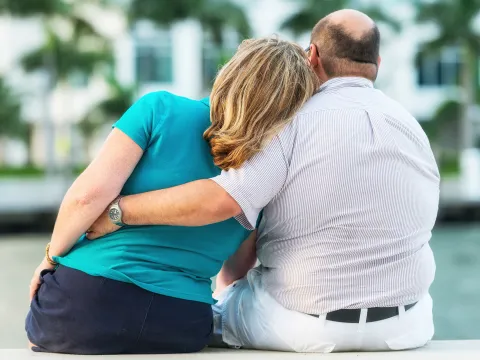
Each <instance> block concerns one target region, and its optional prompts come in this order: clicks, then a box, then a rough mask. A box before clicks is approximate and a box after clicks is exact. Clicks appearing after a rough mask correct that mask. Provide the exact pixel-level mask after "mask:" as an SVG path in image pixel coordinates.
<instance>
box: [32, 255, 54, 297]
mask: <svg viewBox="0 0 480 360" xmlns="http://www.w3.org/2000/svg"><path fill="white" fill-rule="evenodd" d="M54 268H55V265H52V264H50V263H49V262H48V261H47V259H46V258H44V259H43V260H42V262H41V263H40V265H38V267H37V268H36V269H35V272H34V273H33V277H32V280H31V281H30V302H31V301H32V300H33V298H34V296H35V294H36V293H37V291H38V288H39V287H40V284H41V283H42V279H41V278H40V274H41V273H42V271H43V270H53V269H54Z"/></svg>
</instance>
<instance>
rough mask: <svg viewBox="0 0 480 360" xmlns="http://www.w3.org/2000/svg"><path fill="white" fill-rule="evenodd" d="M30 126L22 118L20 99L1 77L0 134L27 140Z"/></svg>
mask: <svg viewBox="0 0 480 360" xmlns="http://www.w3.org/2000/svg"><path fill="white" fill-rule="evenodd" d="M27 135H28V126H27V124H26V123H25V122H23V120H22V116H21V106H20V99H19V98H18V97H17V95H16V94H14V93H13V91H12V90H11V89H10V87H9V86H8V85H7V84H6V83H5V81H4V80H3V79H2V78H0V136H7V137H14V138H19V139H23V140H25V138H26V136H27Z"/></svg>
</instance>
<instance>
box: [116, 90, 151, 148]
mask: <svg viewBox="0 0 480 360" xmlns="http://www.w3.org/2000/svg"><path fill="white" fill-rule="evenodd" d="M157 96H158V93H150V94H147V95H144V96H142V97H141V98H140V99H139V100H137V101H136V102H135V103H134V104H133V105H132V106H131V107H130V108H129V109H128V110H127V111H126V112H125V114H123V116H122V117H121V118H120V119H119V120H118V121H117V122H116V123H115V124H113V127H114V128H117V129H119V130H121V131H122V132H123V133H124V134H125V135H127V136H128V137H129V138H130V139H132V140H133V141H135V143H136V144H137V145H138V146H140V147H141V148H142V149H143V150H144V151H145V150H146V149H147V148H148V145H149V144H150V140H151V136H152V132H153V130H154V121H155V119H154V106H155V100H156V97H157Z"/></svg>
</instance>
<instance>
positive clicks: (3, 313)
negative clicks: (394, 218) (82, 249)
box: [0, 224, 480, 348]
mask: <svg viewBox="0 0 480 360" xmlns="http://www.w3.org/2000/svg"><path fill="white" fill-rule="evenodd" d="M47 242H48V237H47V236H45V235H32V236H25V235H22V236H1V237H0V264H1V265H2V271H0V348H21V347H24V346H25V344H26V341H27V340H26V337H25V332H24V318H25V314H26V312H27V311H28V285H29V283H30V279H31V276H32V274H33V270H34V268H35V267H36V266H37V265H38V263H39V262H40V260H41V258H42V257H43V251H44V246H45V244H46V243H47ZM431 245H432V248H433V251H434V253H435V258H436V262H437V276H436V280H435V283H434V285H433V286H432V289H431V293H432V297H433V299H434V316H435V327H436V335H435V337H436V339H439V340H441V339H442V340H443V339H480V325H479V324H480V311H479V310H478V306H479V304H480V225H478V224H477V225H462V226H456V227H441V228H438V229H436V231H435V232H434V237H433V239H432V242H431Z"/></svg>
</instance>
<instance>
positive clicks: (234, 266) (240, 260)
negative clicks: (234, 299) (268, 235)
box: [215, 231, 257, 295]
mask: <svg viewBox="0 0 480 360" xmlns="http://www.w3.org/2000/svg"><path fill="white" fill-rule="evenodd" d="M256 242H257V231H253V232H252V233H251V234H250V236H249V237H248V238H247V240H245V241H244V242H243V243H242V245H240V247H239V248H238V250H237V251H236V252H235V254H233V255H232V256H230V257H229V258H228V260H227V261H225V262H224V263H223V266H222V269H221V270H220V272H219V273H218V275H217V278H216V287H215V295H217V294H219V293H220V292H221V291H223V290H224V289H225V288H226V287H227V286H229V285H230V284H232V283H233V282H234V281H236V280H238V279H241V278H243V277H244V276H245V275H247V273H248V271H249V270H250V269H251V268H253V267H254V266H255V263H256V262H257V253H256Z"/></svg>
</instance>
